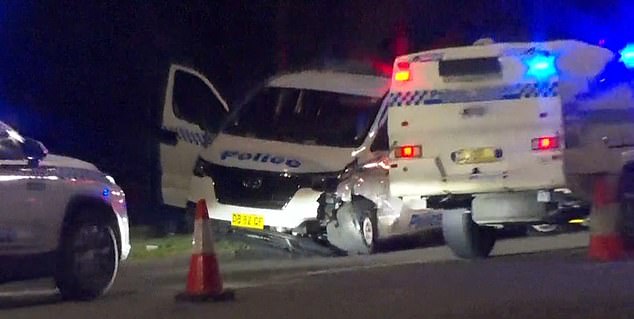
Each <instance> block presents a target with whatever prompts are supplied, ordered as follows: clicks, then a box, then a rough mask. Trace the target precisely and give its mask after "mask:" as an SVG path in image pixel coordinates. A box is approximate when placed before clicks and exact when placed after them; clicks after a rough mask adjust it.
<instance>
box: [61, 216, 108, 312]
mask: <svg viewBox="0 0 634 319" xmlns="http://www.w3.org/2000/svg"><path fill="white" fill-rule="evenodd" d="M118 268H119V249H118V247H117V240H116V238H115V232H114V231H113V229H112V227H111V226H110V225H108V224H107V223H105V222H91V221H83V222H79V221H78V222H75V223H74V224H72V225H70V226H69V227H68V229H67V230H66V232H65V234H64V238H63V239H62V246H61V247H60V252H59V261H58V266H57V270H56V275H55V283H56V285H57V287H58V289H59V291H60V293H61V295H62V297H63V298H64V299H67V300H69V299H70V300H92V299H95V298H97V297H100V296H102V295H103V294H105V293H106V292H108V290H109V289H110V287H111V286H112V284H113V283H114V280H115V278H116V276H117V271H118Z"/></svg>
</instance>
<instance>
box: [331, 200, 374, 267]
mask: <svg viewBox="0 0 634 319" xmlns="http://www.w3.org/2000/svg"><path fill="white" fill-rule="evenodd" d="M337 219H338V223H339V226H338V227H337V228H340V227H343V228H341V229H343V230H344V231H343V232H342V236H344V237H343V238H344V241H345V245H340V247H337V248H339V249H342V250H344V251H345V252H347V253H348V254H349V255H369V254H372V253H374V252H376V250H377V247H378V244H377V238H378V228H377V216H376V208H375V206H374V203H372V202H370V201H368V200H365V199H357V200H353V201H352V202H351V203H344V204H343V205H342V206H341V207H340V208H339V209H338V210H337ZM343 224H346V225H343ZM335 246H336V245H335Z"/></svg>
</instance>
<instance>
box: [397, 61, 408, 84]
mask: <svg viewBox="0 0 634 319" xmlns="http://www.w3.org/2000/svg"><path fill="white" fill-rule="evenodd" d="M396 68H397V70H396V72H394V81H398V82H405V81H409V80H410V78H411V77H410V75H411V74H410V71H409V62H407V61H401V62H398V63H396Z"/></svg>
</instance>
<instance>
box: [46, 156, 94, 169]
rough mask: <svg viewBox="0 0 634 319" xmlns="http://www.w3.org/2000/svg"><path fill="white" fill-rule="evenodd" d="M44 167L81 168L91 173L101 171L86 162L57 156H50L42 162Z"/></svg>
mask: <svg viewBox="0 0 634 319" xmlns="http://www.w3.org/2000/svg"><path fill="white" fill-rule="evenodd" d="M41 165H43V166H55V167H69V168H81V169H86V170H91V171H97V172H98V171H99V169H98V168H97V167H96V166H95V165H93V164H91V163H89V162H86V161H82V160H78V159H76V158H72V157H68V156H61V155H56V154H48V155H47V156H46V157H45V158H44V159H43V160H42V162H41Z"/></svg>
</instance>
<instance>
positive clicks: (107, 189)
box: [101, 188, 110, 197]
mask: <svg viewBox="0 0 634 319" xmlns="http://www.w3.org/2000/svg"><path fill="white" fill-rule="evenodd" d="M101 195H103V197H108V196H110V189H109V188H104V189H103V192H101Z"/></svg>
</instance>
